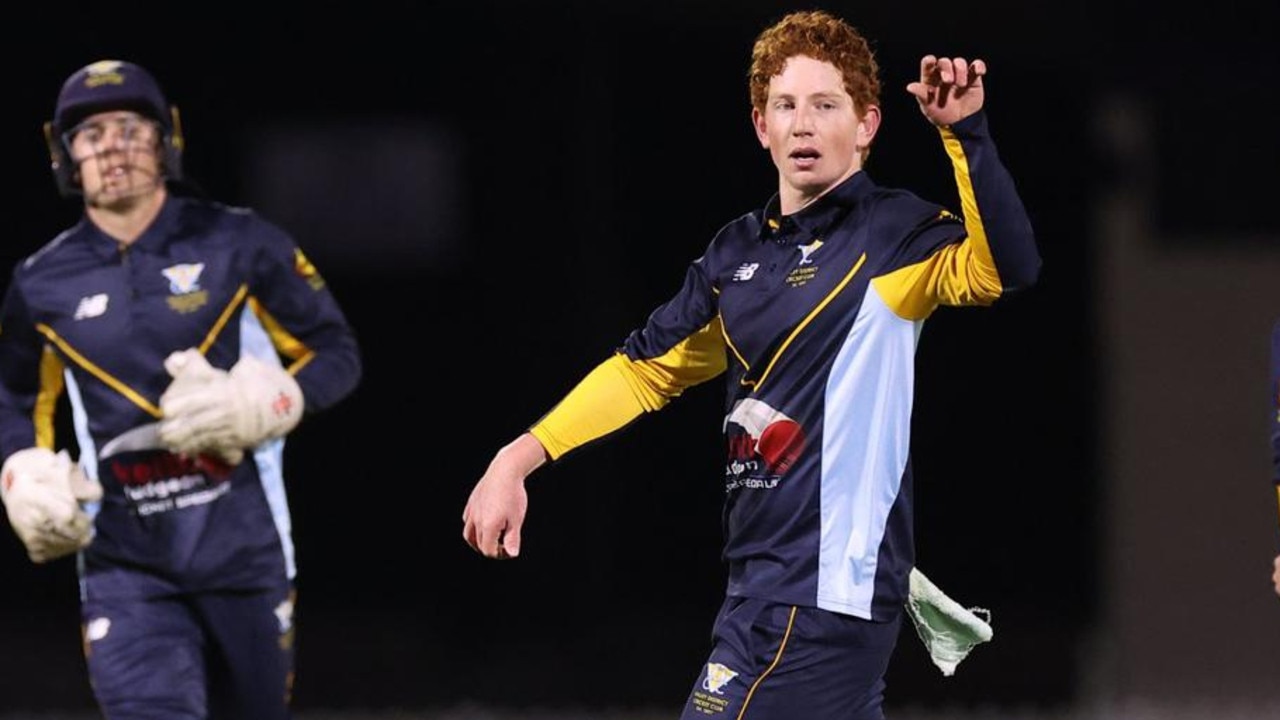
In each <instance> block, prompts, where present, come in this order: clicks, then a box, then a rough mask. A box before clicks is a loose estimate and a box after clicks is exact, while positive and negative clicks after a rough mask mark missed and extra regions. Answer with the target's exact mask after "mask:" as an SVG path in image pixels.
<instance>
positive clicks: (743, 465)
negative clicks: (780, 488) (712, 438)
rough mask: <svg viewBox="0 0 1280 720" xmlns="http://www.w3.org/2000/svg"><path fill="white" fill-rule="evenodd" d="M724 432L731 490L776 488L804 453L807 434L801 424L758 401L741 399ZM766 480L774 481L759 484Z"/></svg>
mask: <svg viewBox="0 0 1280 720" xmlns="http://www.w3.org/2000/svg"><path fill="white" fill-rule="evenodd" d="M724 432H725V437H726V438H727V439H728V445H729V459H728V464H727V465H726V466H725V477H726V480H727V481H728V482H729V484H730V488H731V489H732V488H733V487H735V486H747V487H773V486H774V485H776V484H777V479H778V476H781V475H784V474H785V473H786V472H787V470H788V469H789V468H790V467H791V465H792V464H794V463H795V461H796V459H797V458H799V457H800V453H801V452H802V451H803V450H804V444H805V432H804V428H802V427H800V423H798V422H796V421H795V420H792V419H791V418H790V417H788V416H787V415H786V414H785V413H783V412H782V411H780V410H777V409H775V408H773V407H771V406H770V405H769V404H768V403H766V402H764V401H762V400H756V399H754V398H747V399H745V400H739V401H738V402H737V403H736V404H735V405H734V406H733V410H732V411H730V412H729V414H728V415H727V416H725V419H724ZM747 478H754V479H756V482H750V481H748V480H747ZM764 478H771V479H772V481H771V482H767V483H761V482H759V480H761V479H764Z"/></svg>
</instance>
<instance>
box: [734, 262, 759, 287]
mask: <svg viewBox="0 0 1280 720" xmlns="http://www.w3.org/2000/svg"><path fill="white" fill-rule="evenodd" d="M759 269H760V263H742V264H741V265H739V266H738V269H737V270H734V271H733V281H734V282H746V281H748V280H750V279H751V278H753V277H755V274H756V270H759Z"/></svg>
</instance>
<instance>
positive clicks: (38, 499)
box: [0, 447, 102, 563]
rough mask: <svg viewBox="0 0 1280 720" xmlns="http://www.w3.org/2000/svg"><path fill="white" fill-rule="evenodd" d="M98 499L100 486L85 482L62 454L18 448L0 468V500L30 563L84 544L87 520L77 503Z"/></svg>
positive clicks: (88, 526)
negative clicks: (24, 547)
mask: <svg viewBox="0 0 1280 720" xmlns="http://www.w3.org/2000/svg"><path fill="white" fill-rule="evenodd" d="M101 499H102V486H101V485H99V484H98V483H97V482H95V481H93V480H90V479H89V478H87V477H86V476H85V475H84V473H83V472H82V471H81V470H80V467H79V466H78V465H76V464H75V463H73V462H72V461H71V456H70V455H68V454H67V451H66V450H63V451H60V452H58V453H56V454H55V453H54V452H53V451H52V450H48V449H46V448H35V447H33V448H27V449H25V450H19V451H18V452H16V453H14V454H12V455H10V456H9V458H8V459H7V460H5V463H4V467H3V468H0V501H3V502H4V507H5V512H6V513H7V514H8V516H9V525H10V526H12V527H13V531H14V533H16V534H17V536H18V538H19V539H20V540H22V544H23V545H24V546H26V548H27V555H28V556H29V557H30V558H31V561H32V562H36V563H44V562H48V561H50V560H55V559H57V558H60V557H62V556H64V555H70V554H72V553H74V552H77V551H78V550H80V549H81V548H83V547H85V546H86V545H88V544H89V541H90V540H91V539H92V538H93V522H92V521H91V520H90V519H89V516H88V515H87V514H86V513H85V511H84V508H83V507H81V503H85V502H96V501H98V500H101Z"/></svg>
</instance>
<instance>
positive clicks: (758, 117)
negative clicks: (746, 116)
mask: <svg viewBox="0 0 1280 720" xmlns="http://www.w3.org/2000/svg"><path fill="white" fill-rule="evenodd" d="M751 127H753V128H755V131H756V139H757V140H759V141H760V147H762V148H766V149H768V147H769V126H768V124H767V123H766V122H765V119H764V113H762V112H760V109H759V108H751Z"/></svg>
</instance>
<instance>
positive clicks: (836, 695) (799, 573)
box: [463, 11, 1041, 720]
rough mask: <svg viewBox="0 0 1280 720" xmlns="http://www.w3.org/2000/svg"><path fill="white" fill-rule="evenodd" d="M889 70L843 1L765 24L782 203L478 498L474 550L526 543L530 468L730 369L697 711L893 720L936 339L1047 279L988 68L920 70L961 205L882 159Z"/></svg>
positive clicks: (919, 91)
mask: <svg viewBox="0 0 1280 720" xmlns="http://www.w3.org/2000/svg"><path fill="white" fill-rule="evenodd" d="M878 74H879V69H878V66H877V63H876V60H875V57H874V54H873V53H872V50H871V48H870V45H869V43H868V41H867V40H866V38H864V37H863V36H862V35H861V34H860V33H859V32H858V31H857V30H855V29H854V28H853V27H852V26H850V25H849V24H848V23H846V22H845V21H844V20H842V19H840V18H837V17H835V16H833V15H832V14H830V13H827V12H824V11H804V12H796V13H791V14H788V15H786V16H785V17H783V18H782V19H781V20H779V21H778V22H777V23H776V24H774V25H772V26H771V27H769V28H767V29H765V30H764V31H763V32H762V33H761V34H760V35H759V36H758V37H757V38H756V42H755V45H754V48H753V53H752V58H751V64H750V70H749V73H748V77H749V96H750V100H751V121H752V124H753V126H754V128H755V133H756V137H757V139H758V141H759V143H760V145H761V147H763V148H764V149H765V150H767V151H768V152H769V155H770V157H771V158H772V160H773V163H774V165H775V166H776V168H777V182H778V185H777V192H776V194H774V195H773V196H772V197H771V198H770V199H769V200H768V201H767V202H765V203H764V205H763V206H762V207H760V208H759V209H757V210H755V211H753V212H751V213H748V214H746V215H743V216H741V217H738V218H736V219H734V220H732V221H730V222H729V223H727V224H726V225H724V226H723V227H722V228H721V229H720V231H719V232H718V233H717V234H716V236H715V237H714V238H713V239H712V240H711V242H710V244H709V245H707V246H706V248H705V251H704V252H702V253H701V254H700V255H699V256H698V257H697V258H696V259H694V260H693V261H692V262H691V263H690V264H689V266H688V268H687V270H686V272H685V275H684V280H683V284H682V285H681V286H680V288H679V290H678V291H676V293H675V295H674V296H673V297H671V298H670V300H668V301H667V302H665V303H664V304H662V305H661V306H659V307H657V308H656V309H655V310H654V311H653V312H652V314H651V315H650V316H649V317H648V320H647V322H646V323H645V325H644V326H643V327H642V328H639V329H638V330H636V331H634V332H632V333H631V334H630V335H629V336H628V337H627V338H626V339H625V341H624V342H623V343H622V344H621V347H620V348H619V349H618V350H617V352H616V353H614V354H613V355H612V356H611V357H608V358H607V359H605V360H604V361H603V362H602V363H600V364H599V365H598V366H597V367H596V368H595V369H594V370H592V371H591V372H589V373H588V374H587V375H586V377H585V378H583V379H582V381H581V382H580V383H579V384H578V385H577V386H576V387H575V388H574V389H572V390H571V391H570V392H569V393H568V395H567V396H566V397H564V398H563V399H562V400H561V401H560V402H558V403H557V404H555V405H554V407H552V409H551V410H550V411H549V412H548V413H547V414H546V415H545V416H543V417H542V418H540V419H539V420H538V421H537V422H535V423H534V424H533V425H532V427H531V428H530V430H529V431H528V432H527V433H524V434H522V435H520V436H519V437H517V438H516V439H515V440H514V441H512V442H510V443H509V444H507V445H506V446H504V447H503V448H502V449H501V450H499V451H498V453H497V454H496V456H495V457H494V458H493V460H492V461H491V463H490V465H489V467H488V469H487V470H486V472H485V473H484V475H483V476H482V477H481V478H480V479H479V481H477V482H476V484H475V487H474V489H473V490H472V493H471V496H470V498H469V499H468V501H467V503H466V506H465V508H464V510H463V537H464V539H465V541H466V542H467V543H468V544H470V545H471V546H472V547H474V548H475V549H476V550H478V551H479V552H480V553H482V554H483V555H485V556H487V557H491V558H503V557H507V558H510V557H515V556H516V555H518V554H519V552H520V550H521V537H520V531H521V526H522V524H523V521H524V517H525V513H526V510H527V506H528V496H527V493H526V490H525V485H524V484H525V479H526V478H527V477H528V476H529V475H530V473H532V472H533V471H534V470H536V469H537V468H539V467H541V466H543V465H544V464H545V463H547V462H548V461H552V460H557V459H560V458H562V457H564V456H565V455H566V454H568V453H570V452H571V451H573V450H574V449H575V448H579V447H582V446H583V445H585V444H587V443H590V442H592V441H595V440H597V439H600V438H603V437H605V436H607V435H610V434H611V433H613V432H614V431H616V430H619V429H620V428H622V427H624V426H626V425H627V424H629V423H631V422H632V421H634V420H636V419H637V418H639V417H641V416H643V415H645V414H646V413H651V412H654V411H657V410H659V409H661V408H663V407H664V406H666V405H667V404H668V403H669V402H671V401H672V400H673V399H674V398H676V397H678V396H679V395H680V394H681V393H682V392H684V391H685V390H686V389H687V388H689V387H691V386H694V385H697V384H699V383H703V382H706V381H708V380H711V379H713V378H717V377H723V382H724V383H725V389H726V400H725V405H724V420H723V432H724V449H725V453H726V457H725V466H724V475H723V483H724V490H725V508H724V514H723V517H724V523H725V542H724V547H723V557H724V560H725V561H726V562H727V564H728V571H729V580H728V587H727V588H726V598H725V601H724V604H723V606H722V607H721V609H720V612H719V615H718V617H717V618H716V620H715V624H714V629H713V636H714V642H713V646H712V648H711V651H710V655H709V657H708V658H707V662H706V664H705V666H704V667H703V668H702V670H701V672H700V674H699V676H698V677H697V679H696V680H695V681H694V683H693V687H692V689H691V691H690V693H689V695H688V696H687V698H686V703H685V706H684V710H683V715H682V718H683V720H695V719H696V720H707V718H723V719H724V720H732V719H733V718H751V720H794V719H795V718H810V719H813V720H817V719H819V718H841V720H878V719H879V718H882V717H883V710H882V702H883V689H884V675H885V671H886V668H887V667H888V663H889V659H890V656H891V655H892V653H893V650H894V647H895V644H896V640H897V638H898V634H899V627H900V624H901V619H902V616H903V614H904V609H903V608H904V602H905V601H906V600H907V598H908V591H909V578H910V577H911V571H912V568H913V566H914V563H915V545H914V540H913V534H912V533H913V531H912V483H913V478H912V472H911V460H910V453H909V448H910V440H911V408H912V402H913V393H914V381H915V351H916V347H917V343H918V341H919V338H920V333H921V331H922V329H923V327H924V324H925V321H926V319H928V318H929V316H930V315H931V314H932V313H933V311H934V310H935V309H936V308H937V307H938V306H940V305H952V306H985V305H990V304H991V303H993V302H995V301H997V300H999V299H1000V298H1003V297H1005V296H1006V295H1007V294H1009V293H1011V292H1013V291H1017V290H1021V289H1023V288H1027V287H1029V286H1031V285H1033V284H1034V283H1035V281H1036V280H1037V278H1038V275H1039V270H1040V263H1041V261H1040V255H1039V252H1038V250H1037V247H1036V242H1035V237H1034V233H1033V230H1032V226H1031V222H1030V220H1029V218H1028V215H1027V213H1026V210H1025V209H1024V207H1023V203H1022V200H1021V198H1020V197H1019V195H1018V192H1017V189H1016V188H1015V185H1014V181H1013V179H1012V177H1011V176H1010V173H1009V172H1008V170H1007V169H1006V167H1005V165H1004V164H1003V162H1002V161H1001V158H1000V156H999V154H998V153H997V151H996V145H995V142H994V141H993V139H992V135H991V129H990V127H989V124H988V118H987V116H986V114H985V112H984V110H983V101H984V96H985V92H986V87H985V78H986V74H987V66H986V63H985V61H983V60H981V59H973V60H968V59H966V58H962V57H942V56H934V55H927V56H925V57H923V58H922V59H921V62H920V75H919V78H918V79H917V80H915V81H914V82H911V83H904V85H906V87H907V90H908V91H909V92H910V93H911V94H912V95H913V96H914V97H915V98H916V99H917V101H918V104H919V108H920V110H921V112H922V113H923V115H924V117H925V118H926V119H927V120H928V121H929V122H930V123H931V124H932V125H933V126H934V127H935V129H936V132H937V137H938V140H939V141H940V145H941V149H942V151H943V152H945V153H946V156H947V157H948V158H950V160H951V165H952V168H953V170H954V176H955V181H956V189H957V191H958V196H959V198H960V207H959V210H958V211H957V212H953V211H951V210H949V209H947V208H946V207H944V206H943V205H941V204H938V203H936V202H931V201H928V200H925V199H922V198H920V197H918V196H916V195H915V194H913V193H912V192H910V191H907V190H902V189H898V188H892V187H885V186H881V185H878V184H877V183H876V182H875V180H873V179H872V177H871V175H870V174H869V173H868V172H867V171H866V169H865V168H864V163H865V162H866V160H867V157H868V154H869V153H870V151H871V148H872V143H873V141H874V140H875V137H876V133H877V131H878V130H879V128H880V123H881V112H880V99H879V95H880V80H879V77H878ZM992 442H993V444H992V445H991V446H990V447H984V448H981V449H980V451H981V452H998V451H999V449H998V444H999V439H998V438H993V439H992Z"/></svg>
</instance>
